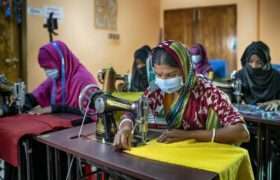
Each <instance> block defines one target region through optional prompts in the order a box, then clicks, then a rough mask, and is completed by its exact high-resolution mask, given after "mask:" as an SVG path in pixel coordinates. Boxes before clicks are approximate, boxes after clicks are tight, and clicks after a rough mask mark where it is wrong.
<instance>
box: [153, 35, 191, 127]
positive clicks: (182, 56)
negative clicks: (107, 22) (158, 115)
mask: <svg viewBox="0 0 280 180" xmlns="http://www.w3.org/2000/svg"><path fill="white" fill-rule="evenodd" d="M156 48H162V49H164V50H165V51H166V52H167V53H168V54H169V55H170V56H171V57H172V58H173V59H174V61H176V63H177V64H178V65H179V68H180V69H181V72H182V74H183V80H184V86H183V87H182V88H181V89H180V92H179V94H180V95H179V98H178V99H177V101H176V102H174V103H173V104H172V106H171V108H170V112H169V113H168V114H167V116H166V121H167V125H168V127H169V128H179V127H180V126H181V124H182V123H181V122H182V120H183V116H184V112H185V109H186V106H187V104H188V100H189V96H190V92H191V89H192V88H193V87H194V84H195V81H196V77H195V73H194V71H193V67H192V66H193V65H192V61H191V57H190V54H189V53H188V51H186V48H185V47H184V45H183V44H182V43H180V42H176V41H164V42H161V43H160V44H159V45H158V46H157V47H156ZM156 48H155V49H156ZM155 49H154V50H155Z"/></svg>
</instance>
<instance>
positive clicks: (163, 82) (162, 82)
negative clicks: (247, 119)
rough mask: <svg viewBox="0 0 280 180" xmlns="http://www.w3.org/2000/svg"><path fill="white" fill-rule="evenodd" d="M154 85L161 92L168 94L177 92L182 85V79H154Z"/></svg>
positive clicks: (178, 77) (179, 77)
mask: <svg viewBox="0 0 280 180" xmlns="http://www.w3.org/2000/svg"><path fill="white" fill-rule="evenodd" d="M155 83H156V85H157V86H158V87H159V88H160V89H161V90H162V91H163V92H166V93H169V94H170V93H174V92H176V91H178V90H179V89H181V88H182V87H183V85H184V83H183V78H182V77H181V76H176V77H174V78H170V79H161V78H159V77H156V81H155Z"/></svg>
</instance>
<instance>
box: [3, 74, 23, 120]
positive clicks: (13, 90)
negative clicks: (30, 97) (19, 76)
mask: <svg viewBox="0 0 280 180" xmlns="http://www.w3.org/2000/svg"><path fill="white" fill-rule="evenodd" d="M0 95H1V108H0V109H1V110H0V116H2V115H4V114H6V113H7V112H8V111H9V108H11V107H10V106H11V105H12V104H13V103H14V105H15V108H16V110H17V113H21V112H22V109H23V106H24V101H25V84H24V82H16V83H12V82H10V81H8V80H7V79H6V77H5V76H4V75H3V74H0Z"/></svg>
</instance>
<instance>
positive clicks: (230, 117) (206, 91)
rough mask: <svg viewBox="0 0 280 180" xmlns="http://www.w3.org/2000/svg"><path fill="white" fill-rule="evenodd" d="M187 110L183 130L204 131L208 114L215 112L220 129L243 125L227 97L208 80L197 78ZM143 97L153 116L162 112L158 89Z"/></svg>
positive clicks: (160, 94) (160, 96)
mask: <svg viewBox="0 0 280 180" xmlns="http://www.w3.org/2000/svg"><path fill="white" fill-rule="evenodd" d="M190 93H191V94H190V97H189V101H188V104H187V106H186V107H187V108H186V110H185V113H184V119H183V121H182V126H181V127H182V128H183V129H206V120H207V117H208V112H209V110H210V109H212V110H213V111H214V112H216V114H217V116H218V119H219V123H220V126H221V127H225V126H229V125H232V124H236V123H240V122H241V123H244V120H243V118H242V116H241V114H240V113H239V112H238V111H237V109H236V108H235V107H234V106H232V105H231V102H230V100H229V98H228V96H227V95H226V94H225V93H224V92H222V91H221V90H219V89H218V88H217V87H215V86H214V85H213V84H212V83H211V82H210V81H209V80H207V79H206V78H203V77H201V76H197V81H196V84H195V87H194V88H193V89H192V90H191V92H190ZM144 94H145V96H146V97H148V99H149V105H150V108H151V111H152V112H153V115H155V116H157V115H158V114H159V113H160V112H161V111H162V110H163V97H164V93H163V92H162V91H160V89H157V90H154V91H151V90H150V89H147V90H146V91H145V93H144Z"/></svg>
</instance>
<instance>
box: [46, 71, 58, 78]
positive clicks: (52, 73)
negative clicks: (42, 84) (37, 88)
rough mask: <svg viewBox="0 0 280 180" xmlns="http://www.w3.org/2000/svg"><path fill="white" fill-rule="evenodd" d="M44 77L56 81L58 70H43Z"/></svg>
mask: <svg viewBox="0 0 280 180" xmlns="http://www.w3.org/2000/svg"><path fill="white" fill-rule="evenodd" d="M45 73H46V76H47V77H48V78H52V79H56V78H58V70H57V69H45Z"/></svg>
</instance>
